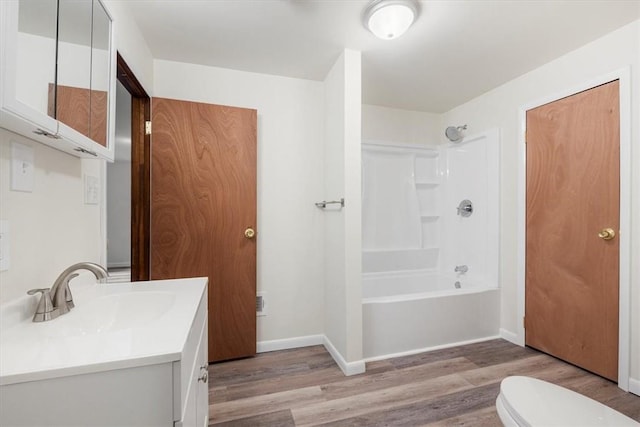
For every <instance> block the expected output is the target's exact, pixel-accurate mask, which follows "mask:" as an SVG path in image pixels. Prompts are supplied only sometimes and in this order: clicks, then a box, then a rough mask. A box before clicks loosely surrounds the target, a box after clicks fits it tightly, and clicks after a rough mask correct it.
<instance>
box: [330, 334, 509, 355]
mask: <svg viewBox="0 0 640 427" xmlns="http://www.w3.org/2000/svg"><path fill="white" fill-rule="evenodd" d="M498 338H501V337H500V336H498V335H492V336H490V337H484V338H478V339H474V340H467V341H458V342H453V343H450V344H443V345H435V346H433V347H424V348H417V349H413V350H408V351H402V352H399V353H390V354H384V355H382V356H373V357H367V358H366V359H364V361H365V362H376V361H378V360H385V359H393V358H394V357H404V356H412V355H414V354H418V353H426V352H428V351H433V350H442V349H443V348H450V347H458V346H460V345H467V344H475V343H478V342H483V341H490V340H495V339H498ZM334 359H335V358H334Z"/></svg>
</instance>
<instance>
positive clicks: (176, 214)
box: [151, 98, 257, 362]
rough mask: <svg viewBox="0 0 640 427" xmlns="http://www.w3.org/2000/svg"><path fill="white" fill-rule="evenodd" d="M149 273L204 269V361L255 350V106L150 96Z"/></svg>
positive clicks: (199, 271) (185, 272) (194, 272)
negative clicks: (206, 302) (249, 232)
mask: <svg viewBox="0 0 640 427" xmlns="http://www.w3.org/2000/svg"><path fill="white" fill-rule="evenodd" d="M152 123H153V134H152V144H153V146H152V161H151V278H152V279H169V278H178V277H194V276H207V277H209V361H211V362H214V361H220V360H227V359H234V358H239V357H245V356H251V355H254V354H255V352H256V242H255V238H247V237H245V230H246V229H247V228H253V227H255V225H256V141H257V136H256V128H257V112H256V110H250V109H245V108H235V107H225V106H220V105H210V104H203V103H196V102H187V101H178V100H172V99H162V98H153V99H152Z"/></svg>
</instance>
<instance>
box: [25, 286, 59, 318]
mask: <svg viewBox="0 0 640 427" xmlns="http://www.w3.org/2000/svg"><path fill="white" fill-rule="evenodd" d="M37 293H42V296H41V297H40V301H38V307H37V308H36V312H35V314H34V315H33V321H34V322H44V321H46V320H52V319H55V318H56V317H58V316H59V315H60V312H59V311H58V309H57V308H53V302H52V301H51V293H50V289H49V288H37V289H30V290H28V291H27V294H28V295H35V294H37Z"/></svg>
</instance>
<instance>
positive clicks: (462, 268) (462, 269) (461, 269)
mask: <svg viewBox="0 0 640 427" xmlns="http://www.w3.org/2000/svg"><path fill="white" fill-rule="evenodd" d="M453 271H455V272H456V273H460V274H464V273H466V272H467V271H469V267H467V266H466V265H456V268H454V269H453Z"/></svg>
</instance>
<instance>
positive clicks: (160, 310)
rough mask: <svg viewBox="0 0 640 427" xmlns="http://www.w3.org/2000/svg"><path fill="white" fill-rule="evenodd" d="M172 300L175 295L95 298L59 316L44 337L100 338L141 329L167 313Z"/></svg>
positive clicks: (128, 295)
mask: <svg viewBox="0 0 640 427" xmlns="http://www.w3.org/2000/svg"><path fill="white" fill-rule="evenodd" d="M175 299H176V295H175V293H171V292H131V293H121V294H112V295H105V296H101V297H97V298H95V299H92V300H90V301H87V302H86V303H84V304H83V305H80V306H76V308H75V309H74V310H72V311H71V312H70V313H69V314H70V315H64V316H60V317H59V318H58V319H59V321H58V322H57V325H56V327H55V328H47V329H48V331H47V335H50V336H71V335H85V334H99V333H105V332H115V331H119V330H123V329H133V328H141V327H144V326H145V325H148V324H149V323H151V322H153V321H155V320H157V319H159V318H160V317H161V316H163V315H164V314H165V313H167V312H168V311H169V310H170V309H171V307H172V306H173V304H174V302H175ZM71 314H73V315H71ZM51 325H52V326H53V325H54V324H53V323H51Z"/></svg>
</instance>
